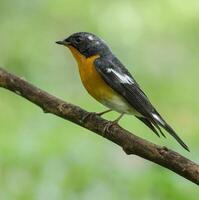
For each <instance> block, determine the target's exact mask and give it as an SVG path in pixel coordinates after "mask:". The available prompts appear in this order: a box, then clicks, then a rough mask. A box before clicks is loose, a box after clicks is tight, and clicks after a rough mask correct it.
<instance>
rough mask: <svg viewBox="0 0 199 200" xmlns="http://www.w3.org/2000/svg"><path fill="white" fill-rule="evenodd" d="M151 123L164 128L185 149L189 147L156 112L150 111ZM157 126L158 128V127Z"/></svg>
mask: <svg viewBox="0 0 199 200" xmlns="http://www.w3.org/2000/svg"><path fill="white" fill-rule="evenodd" d="M152 118H153V120H152V123H153V124H154V126H155V127H157V126H158V127H159V126H160V127H162V128H164V129H165V130H166V131H167V132H168V133H169V134H170V135H172V136H173V137H174V138H175V139H176V141H177V142H178V143H179V144H180V145H181V146H182V147H183V148H184V149H186V150H187V151H189V147H188V146H187V145H186V144H185V143H184V142H183V141H182V139H181V138H180V137H179V136H178V135H177V133H176V132H175V131H174V130H173V129H172V128H171V127H170V126H169V125H168V124H167V123H166V122H165V121H164V119H163V118H162V117H161V116H160V115H159V114H158V113H152ZM160 127H159V129H160Z"/></svg>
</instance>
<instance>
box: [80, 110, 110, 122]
mask: <svg viewBox="0 0 199 200" xmlns="http://www.w3.org/2000/svg"><path fill="white" fill-rule="evenodd" d="M111 111H112V110H111V109H109V110H105V111H103V112H100V113H95V112H89V113H87V114H86V115H85V116H84V117H83V118H82V121H85V120H86V119H87V118H90V117H93V116H95V115H98V116H102V115H104V114H106V113H108V112H111Z"/></svg>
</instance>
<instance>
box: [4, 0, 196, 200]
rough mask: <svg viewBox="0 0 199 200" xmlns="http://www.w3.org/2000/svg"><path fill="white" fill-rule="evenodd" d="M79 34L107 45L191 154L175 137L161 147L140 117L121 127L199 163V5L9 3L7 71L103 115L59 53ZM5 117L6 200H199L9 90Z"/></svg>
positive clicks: (61, 0) (118, 0)
mask: <svg viewBox="0 0 199 200" xmlns="http://www.w3.org/2000/svg"><path fill="white" fill-rule="evenodd" d="M79 31H87V32H92V33H95V34H97V35H98V36H100V37H102V38H103V39H104V40H106V41H107V42H108V44H109V45H110V46H111V48H112V50H113V52H114V53H115V54H116V55H117V56H118V57H119V58H120V59H121V61H122V62H123V63H124V64H125V65H126V66H127V67H128V69H129V70H130V71H131V72H132V73H133V74H134V76H135V78H136V79H137V80H138V82H139V83H140V85H141V86H142V88H143V89H144V90H145V92H146V93H147V94H148V96H149V98H150V99H151V101H152V102H153V103H154V104H155V105H156V107H157V109H158V110H159V111H160V113H162V114H163V116H164V117H165V118H166V120H167V121H168V122H170V124H171V125H172V126H173V127H174V128H175V129H176V130H177V132H178V133H179V135H180V136H181V137H182V138H183V139H184V141H186V143H187V144H188V145H189V147H190V149H191V152H190V153H187V152H186V151H185V150H184V149H182V148H181V147H180V146H179V145H178V144H177V143H176V141H175V140H174V139H172V138H171V137H170V136H168V138H167V140H165V139H162V138H161V139H159V138H156V136H155V135H154V134H153V133H152V132H151V131H150V130H148V129H147V128H146V127H145V126H144V125H143V124H142V123H140V122H138V121H137V120H136V119H135V118H134V117H132V116H126V117H124V118H123V119H122V120H121V123H120V124H121V125H122V126H123V127H125V128H126V129H128V130H130V131H133V132H134V133H136V134H137V135H139V136H141V137H143V138H146V139H148V140H150V141H152V142H154V143H156V144H160V145H166V146H168V147H170V148H172V149H174V150H176V151H178V152H180V153H182V154H183V155H185V156H187V157H188V158H190V159H192V160H194V161H195V162H199V156H198V155H199V124H198V123H199V122H198V113H199V104H198V99H199V92H198V85H199V79H198V74H199V56H198V55H199V37H198V36H199V1H196V0H189V1H186V0H162V1H158V0H151V1H147V0H125V1H123V0H111V1H107V0H106V1H105V0H101V1H91V0H84V1H74V0H56V1H53V0H43V1H39V0H35V1H26V0H18V1H13V0H0V65H1V66H3V67H4V68H6V69H7V70H9V71H11V72H13V73H15V74H17V75H19V76H21V77H24V78H25V79H27V80H28V81H30V82H32V83H33V84H35V85H37V86H38V87H40V88H42V89H44V90H46V91H48V92H50V93H51V94H54V95H56V96H57V97H60V98H62V99H65V100H66V101H68V102H72V103H74V104H77V105H79V106H81V107H83V108H85V109H87V110H89V111H96V112H97V111H103V110H104V107H103V106H102V105H100V104H99V103H97V102H96V101H95V100H94V99H92V98H91V97H90V96H89V95H88V94H87V93H86V92H85V90H84V88H83V86H82V85H81V83H80V78H79V75H78V73H77V67H76V63H75V61H74V59H73V58H72V56H71V53H70V52H69V51H68V50H67V49H65V48H63V47H61V46H58V45H56V44H55V41H56V40H60V39H63V38H65V37H67V36H69V35H70V34H72V33H73V32H79ZM0 112H1V114H0V199H2V200H12V199H13V200H27V199H33V200H43V199H48V200H55V199H56V200H62V199H69V200H76V199H78V200H79V199H81V200H90V199H95V200H101V199H103V200H120V199H125V200H128V199H131V200H132V199H135V200H137V199H141V200H164V199H165V200H167V199H170V200H176V199H181V200H187V199H189V200H198V197H199V190H198V187H197V186H196V185H194V184H193V183H191V182H189V181H187V180H185V179H183V178H181V177H179V176H177V175H176V174H174V173H172V172H170V171H168V170H166V169H163V168H161V167H159V166H157V165H155V164H153V163H150V162H148V161H146V160H143V159H141V158H138V157H136V156H126V155H125V154H124V152H123V151H122V149H121V148H119V147H118V146H116V145H114V144H113V143H111V142H109V141H107V140H105V139H104V138H101V137H99V136H97V135H95V134H93V133H91V132H89V131H88V130H85V129H83V128H81V127H78V126H76V125H74V124H72V123H70V122H67V121H65V120H62V119H59V118H58V117H55V116H52V115H50V114H44V113H42V111H41V109H39V108H38V107H36V106H35V105H33V104H31V103H29V102H28V101H26V100H24V99H22V98H21V97H19V96H16V95H15V94H12V93H10V92H8V91H6V90H4V89H0ZM117 116H118V114H117V113H112V114H107V115H106V118H107V119H114V118H115V117H117Z"/></svg>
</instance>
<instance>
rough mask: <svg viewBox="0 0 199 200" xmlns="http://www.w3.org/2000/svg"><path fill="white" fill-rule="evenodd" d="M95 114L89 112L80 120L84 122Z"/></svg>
mask: <svg viewBox="0 0 199 200" xmlns="http://www.w3.org/2000/svg"><path fill="white" fill-rule="evenodd" d="M95 115H97V113H95V112H89V113H87V114H86V115H85V116H83V117H82V121H83V122H85V121H86V120H87V119H88V118H92V117H94V116H95Z"/></svg>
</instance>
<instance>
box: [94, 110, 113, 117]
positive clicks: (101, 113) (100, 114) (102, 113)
mask: <svg viewBox="0 0 199 200" xmlns="http://www.w3.org/2000/svg"><path fill="white" fill-rule="evenodd" d="M111 111H112V110H111V109H109V110H105V111H104V112H100V113H96V114H97V115H99V116H102V115H104V114H106V113H108V112H111Z"/></svg>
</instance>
